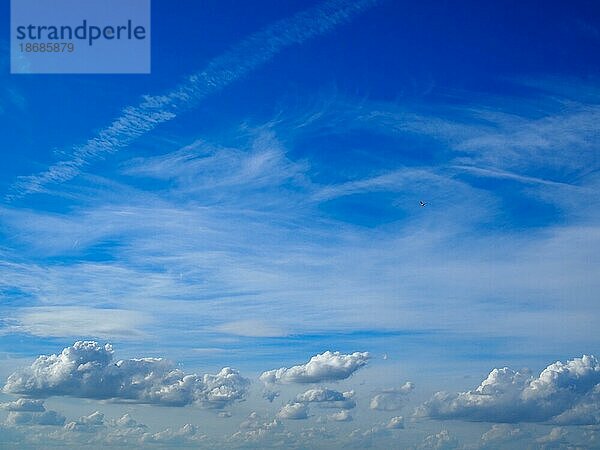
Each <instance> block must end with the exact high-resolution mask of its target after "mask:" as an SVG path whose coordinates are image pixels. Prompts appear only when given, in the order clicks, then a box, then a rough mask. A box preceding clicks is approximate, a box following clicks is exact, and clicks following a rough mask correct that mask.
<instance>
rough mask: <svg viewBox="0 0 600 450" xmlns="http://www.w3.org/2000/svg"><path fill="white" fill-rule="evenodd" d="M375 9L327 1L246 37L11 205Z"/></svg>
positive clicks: (21, 189) (20, 191)
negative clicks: (280, 55) (291, 48)
mask: <svg viewBox="0 0 600 450" xmlns="http://www.w3.org/2000/svg"><path fill="white" fill-rule="evenodd" d="M377 3H378V0H359V1H348V0H329V1H326V2H324V3H321V4H319V5H316V6H314V7H312V8H309V9H306V10H304V11H301V12H299V13H297V14H295V15H293V16H292V17H289V18H286V19H282V20H279V21H277V22H275V23H274V24H272V25H270V26H268V27H266V28H264V29H263V30H261V31H258V32H256V33H254V34H252V35H250V36H249V37H248V38H246V39H245V40H243V41H241V42H240V43H239V44H238V45H236V46H234V47H233V48H232V49H231V50H229V51H227V52H225V53H224V54H222V55H221V56H218V57H217V58H215V59H213V60H212V61H210V62H209V63H208V65H207V66H206V68H205V69H204V70H203V71H201V72H198V73H195V74H193V75H191V76H189V77H188V78H187V80H186V81H185V82H183V83H181V84H180V85H179V86H177V87H176V88H174V89H173V90H171V91H170V92H168V93H167V94H164V95H156V96H149V95H147V96H144V97H143V100H142V102H141V103H139V104H138V105H137V106H128V107H126V108H124V110H123V113H122V114H121V116H119V117H117V118H116V119H114V120H113V122H112V123H111V124H110V125H109V126H108V127H106V128H104V129H103V130H101V131H100V132H99V133H98V134H97V135H96V136H95V137H93V138H91V139H89V140H88V141H87V142H86V143H85V144H83V145H82V146H76V147H74V148H73V151H72V153H71V155H70V158H69V159H66V160H62V161H59V162H57V163H56V164H54V165H52V166H50V167H49V168H48V169H47V170H46V171H43V172H40V173H38V174H34V175H29V176H23V177H19V179H18V181H17V183H16V184H15V186H13V190H14V193H13V194H11V195H9V199H10V198H17V197H22V196H24V195H28V194H32V193H36V192H43V191H44V188H45V186H46V185H48V184H50V183H61V182H65V181H68V180H71V179H73V178H74V177H76V176H77V175H78V174H79V173H80V172H81V171H82V169H83V168H84V167H86V166H87V165H89V164H90V163H92V162H93V161H96V160H98V159H101V158H103V157H104V156H105V155H107V154H110V153H115V152H117V151H119V150H120V149H121V148H124V147H127V146H128V145H129V144H131V143H132V142H133V141H134V140H136V139H137V138H139V137H140V136H142V135H144V134H146V133H148V132H150V131H152V130H153V129H155V128H156V127H157V126H158V125H160V124H161V123H164V122H168V121H170V120H173V119H174V118H175V117H177V115H178V114H180V113H181V112H182V111H185V110H186V109H189V108H190V107H193V106H194V105H195V104H196V103H197V102H198V101H200V100H202V99H204V98H205V97H207V96H209V95H211V94H214V93H215V92H218V91H219V90H221V89H223V88H224V87H226V86H227V85H229V84H230V83H232V82H234V81H236V80H238V79H239V78H241V77H243V76H244V75H246V74H247V73H249V72H251V71H252V70H254V69H256V68H258V67H259V66H261V65H262V64H264V63H266V62H267V61H269V60H270V59H272V58H273V57H274V56H275V55H276V54H277V53H279V52H281V51H282V50H283V49H285V48H287V47H289V46H291V45H294V44H301V43H303V42H305V41H307V40H308V39H311V38H313V37H316V36H319V35H322V34H325V33H327V32H329V31H331V30H333V29H334V28H335V27H337V26H338V25H341V24H344V23H347V22H348V21H350V20H351V19H352V18H354V17H355V16H356V15H358V14H360V13H362V12H363V11H365V10H367V9H369V8H371V7H373V6H374V5H376V4H377Z"/></svg>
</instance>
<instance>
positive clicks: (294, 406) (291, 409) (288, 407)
mask: <svg viewBox="0 0 600 450" xmlns="http://www.w3.org/2000/svg"><path fill="white" fill-rule="evenodd" d="M277 418H279V419H291V420H302V419H308V407H307V406H306V405H305V404H304V403H297V402H294V403H287V404H285V405H283V406H282V407H281V409H280V410H279V412H278V413H277Z"/></svg>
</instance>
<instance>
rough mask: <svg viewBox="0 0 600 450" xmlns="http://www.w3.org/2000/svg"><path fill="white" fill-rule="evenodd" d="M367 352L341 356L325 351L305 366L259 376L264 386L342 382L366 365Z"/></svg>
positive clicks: (271, 371) (282, 369)
mask: <svg viewBox="0 0 600 450" xmlns="http://www.w3.org/2000/svg"><path fill="white" fill-rule="evenodd" d="M369 358H370V355H369V353H368V352H354V353H351V354H347V355H346V354H342V353H340V352H330V351H326V352H324V353H321V354H319V355H315V356H313V357H312V358H310V360H309V361H308V362H307V363H306V364H301V365H298V366H293V367H289V368H287V367H282V368H280V369H275V370H269V371H267V372H264V373H263V374H262V375H261V376H260V380H261V381H262V382H264V383H266V384H275V383H282V384H287V383H322V382H326V381H337V380H344V379H346V378H348V377H349V376H350V375H352V374H353V373H354V372H356V371H357V370H358V369H360V368H361V367H363V366H365V365H366V364H367V361H368V360H369Z"/></svg>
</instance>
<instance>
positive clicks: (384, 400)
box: [369, 381, 415, 411]
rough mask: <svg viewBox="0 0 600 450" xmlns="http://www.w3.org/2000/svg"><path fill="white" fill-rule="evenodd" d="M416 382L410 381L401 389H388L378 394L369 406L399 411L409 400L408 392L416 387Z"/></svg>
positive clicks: (381, 409)
mask: <svg viewBox="0 0 600 450" xmlns="http://www.w3.org/2000/svg"><path fill="white" fill-rule="evenodd" d="M414 387H415V386H414V384H413V383H411V382H410V381H408V382H407V383H405V384H404V385H403V386H402V387H401V388H399V389H386V390H383V391H381V392H380V393H378V394H376V395H375V396H374V397H373V398H372V399H371V403H370V404H369V408H371V409H376V410H378V411H398V410H399V409H402V408H403V407H404V405H405V404H406V402H407V400H408V394H410V393H411V392H412V391H413V389H414Z"/></svg>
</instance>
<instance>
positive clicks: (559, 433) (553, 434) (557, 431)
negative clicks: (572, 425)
mask: <svg viewBox="0 0 600 450" xmlns="http://www.w3.org/2000/svg"><path fill="white" fill-rule="evenodd" d="M567 434H568V432H567V430H565V429H564V428H562V427H554V428H552V429H551V430H550V432H549V433H548V434H546V435H544V436H541V437H539V438H537V439H536V442H539V443H540V444H550V443H552V444H557V443H566V437H567Z"/></svg>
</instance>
